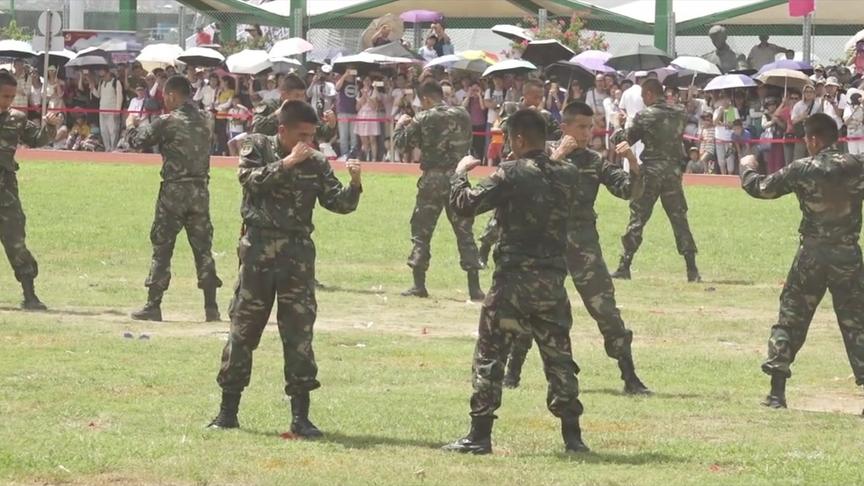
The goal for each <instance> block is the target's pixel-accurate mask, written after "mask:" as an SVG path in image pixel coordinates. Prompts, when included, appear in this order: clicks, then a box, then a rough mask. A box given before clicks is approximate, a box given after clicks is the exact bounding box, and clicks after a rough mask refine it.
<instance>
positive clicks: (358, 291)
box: [315, 285, 386, 295]
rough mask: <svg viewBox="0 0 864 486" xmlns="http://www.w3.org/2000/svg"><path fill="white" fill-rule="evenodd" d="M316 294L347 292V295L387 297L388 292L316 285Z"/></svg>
mask: <svg viewBox="0 0 864 486" xmlns="http://www.w3.org/2000/svg"><path fill="white" fill-rule="evenodd" d="M315 291H316V292H345V293H346V294H358V295H385V294H386V292H384V291H383V290H370V289H349V288H345V287H340V286H338V285H316V286H315Z"/></svg>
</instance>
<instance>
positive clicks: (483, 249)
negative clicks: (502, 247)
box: [479, 241, 492, 268]
mask: <svg viewBox="0 0 864 486" xmlns="http://www.w3.org/2000/svg"><path fill="white" fill-rule="evenodd" d="M479 251H480V267H482V268H488V267H489V252H491V251H492V245H491V244H489V243H486V242H485V241H484V242H483V243H480V248H479Z"/></svg>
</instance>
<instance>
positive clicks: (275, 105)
mask: <svg viewBox="0 0 864 486" xmlns="http://www.w3.org/2000/svg"><path fill="white" fill-rule="evenodd" d="M279 93H280V94H281V98H280V99H278V100H272V99H271V100H267V101H263V102H262V103H260V104H259V105H258V106H256V107H255V113H254V115H253V116H252V133H260V134H262V135H269V136H273V135H276V129H277V128H278V126H279V119H278V113H277V112H278V111H279V107H280V106H281V105H282V103H284V102H286V101H293V100H297V101H306V83H305V82H304V81H303V80H302V79H300V78H299V77H298V76H297V75H296V74H288V75H286V76H284V77H283V78H282V81H281V82H280V83H279ZM325 115H326V116H325V120H322V121H321V122H320V123H318V127H317V129H316V130H315V140H317V141H325V140H330V139H332V138H333V136H334V135H335V133H336V118H335V117H334V116H333V112H327V113H325Z"/></svg>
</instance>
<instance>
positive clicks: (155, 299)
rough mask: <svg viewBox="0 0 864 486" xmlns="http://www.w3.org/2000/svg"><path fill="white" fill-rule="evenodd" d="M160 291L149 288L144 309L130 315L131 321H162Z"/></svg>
mask: <svg viewBox="0 0 864 486" xmlns="http://www.w3.org/2000/svg"><path fill="white" fill-rule="evenodd" d="M162 293H163V292H162V290H159V289H156V288H154V287H149V288H148V290H147V303H146V304H144V308H142V309H141V310H139V311H137V312H133V313H132V316H131V317H132V319H134V320H136V321H157V322H160V321H162V307H161V305H162Z"/></svg>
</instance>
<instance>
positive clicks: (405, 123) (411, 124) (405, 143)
mask: <svg viewBox="0 0 864 486" xmlns="http://www.w3.org/2000/svg"><path fill="white" fill-rule="evenodd" d="M420 133H421V132H420V124H419V123H417V121H416V120H414V119H413V118H411V117H410V116H408V115H402V117H401V118H399V121H398V122H396V128H395V129H394V130H393V144H394V145H395V146H396V148H397V149H399V150H409V149H413V148H417V147H419V146H420V143H421V141H422V138H421V136H420Z"/></svg>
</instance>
